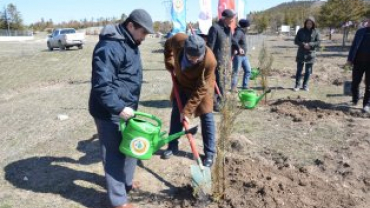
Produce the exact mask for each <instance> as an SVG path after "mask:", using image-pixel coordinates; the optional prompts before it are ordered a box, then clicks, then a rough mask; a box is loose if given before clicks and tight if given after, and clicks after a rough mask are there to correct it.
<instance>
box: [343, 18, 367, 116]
mask: <svg viewBox="0 0 370 208" xmlns="http://www.w3.org/2000/svg"><path fill="white" fill-rule="evenodd" d="M364 22H365V24H364V25H365V27H364V28H361V29H359V30H357V32H356V34H355V38H354V39H353V43H352V46H351V49H350V51H349V54H348V58H347V65H350V66H352V65H353V70H352V85H351V91H352V105H357V103H358V100H359V99H360V92H359V86H360V83H361V80H362V77H363V75H364V74H365V95H364V100H363V111H364V112H366V113H369V112H370V17H368V18H367V19H366V21H364Z"/></svg>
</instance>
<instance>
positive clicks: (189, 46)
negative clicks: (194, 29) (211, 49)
mask: <svg viewBox="0 0 370 208" xmlns="http://www.w3.org/2000/svg"><path fill="white" fill-rule="evenodd" d="M184 48H185V53H186V54H188V55H190V56H202V55H203V54H204V53H205V51H206V43H205V42H204V40H203V38H201V37H200V36H199V35H190V36H189V37H188V38H187V39H186V40H185V46H184Z"/></svg>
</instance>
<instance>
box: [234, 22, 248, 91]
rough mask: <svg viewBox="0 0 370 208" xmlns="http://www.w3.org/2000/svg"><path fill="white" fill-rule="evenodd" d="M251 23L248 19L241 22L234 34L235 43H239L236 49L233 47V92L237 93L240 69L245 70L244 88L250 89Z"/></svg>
mask: <svg viewBox="0 0 370 208" xmlns="http://www.w3.org/2000/svg"><path fill="white" fill-rule="evenodd" d="M249 25H250V23H249V21H248V20H246V19H241V20H239V27H237V28H236V30H235V33H234V36H233V38H234V41H235V42H236V43H237V45H236V47H235V46H234V47H233V50H234V54H236V56H234V59H233V72H232V75H231V92H237V85H238V72H239V69H240V67H242V68H243V70H244V76H243V83H242V88H243V89H247V88H248V82H249V78H250V76H251V65H250V63H249V60H248V56H247V55H246V53H247V42H246V41H247V40H246V38H247V37H246V33H247V29H248V27H249Z"/></svg>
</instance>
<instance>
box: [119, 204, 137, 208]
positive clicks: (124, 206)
mask: <svg viewBox="0 0 370 208" xmlns="http://www.w3.org/2000/svg"><path fill="white" fill-rule="evenodd" d="M114 208H138V207H136V206H134V205H133V204H130V203H128V204H123V205H121V206H118V207H114Z"/></svg>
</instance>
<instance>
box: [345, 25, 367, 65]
mask: <svg viewBox="0 0 370 208" xmlns="http://www.w3.org/2000/svg"><path fill="white" fill-rule="evenodd" d="M365 33H366V27H365V28H361V29H359V30H357V32H356V34H355V38H354V39H353V42H352V46H351V49H350V50H349V54H348V58H347V60H348V61H350V62H352V63H354V61H355V58H356V55H357V51H358V49H359V48H360V45H361V43H362V40H363V39H364V37H365Z"/></svg>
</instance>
